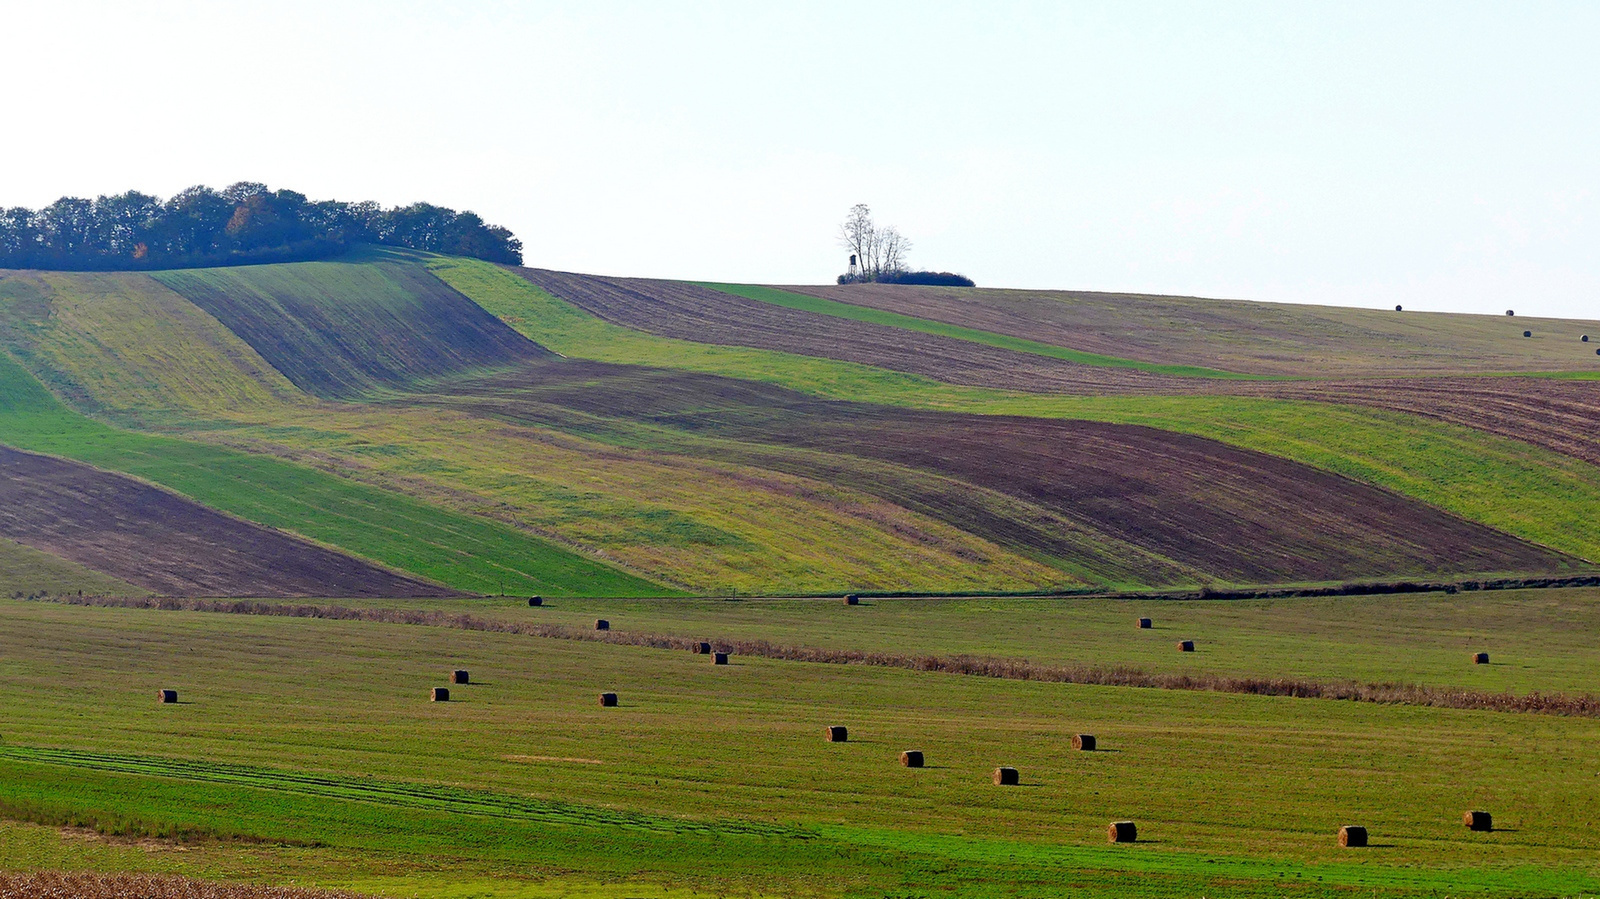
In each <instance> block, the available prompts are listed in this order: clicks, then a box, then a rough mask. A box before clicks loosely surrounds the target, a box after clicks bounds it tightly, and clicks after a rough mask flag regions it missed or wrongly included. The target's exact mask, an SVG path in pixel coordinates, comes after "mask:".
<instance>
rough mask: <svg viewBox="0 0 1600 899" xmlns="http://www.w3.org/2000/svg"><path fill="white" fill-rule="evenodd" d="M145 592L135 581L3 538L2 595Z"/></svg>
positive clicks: (0, 549)
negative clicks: (104, 572)
mask: <svg viewBox="0 0 1600 899" xmlns="http://www.w3.org/2000/svg"><path fill="white" fill-rule="evenodd" d="M78 591H82V592H84V593H87V594H89V595H90V596H110V595H114V596H142V595H144V593H145V592H146V591H144V590H141V589H139V588H138V587H135V586H134V585H132V584H130V583H128V582H126V581H123V580H119V579H117V578H114V577H111V576H110V575H106V574H102V573H100V572H98V571H95V570H93V569H90V568H85V567H84V566H82V565H79V564H77V563H76V562H71V561H68V560H66V559H63V558H61V557H60V556H56V555H52V554H50V553H47V552H44V551H42V550H38V549H34V548H33V547H31V546H24V545H23V544H21V543H17V542H16V541H14V540H6V539H0V596H32V595H36V594H50V593H53V594H56V595H61V594H65V593H75V592H78Z"/></svg>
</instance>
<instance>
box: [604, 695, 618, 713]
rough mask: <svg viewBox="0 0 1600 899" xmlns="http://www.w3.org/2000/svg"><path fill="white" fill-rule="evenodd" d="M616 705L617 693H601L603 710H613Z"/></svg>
mask: <svg viewBox="0 0 1600 899" xmlns="http://www.w3.org/2000/svg"><path fill="white" fill-rule="evenodd" d="M616 704H617V694H615V693H601V694H600V706H601V707H602V708H607V709H609V708H611V707H612V706H614V705H616Z"/></svg>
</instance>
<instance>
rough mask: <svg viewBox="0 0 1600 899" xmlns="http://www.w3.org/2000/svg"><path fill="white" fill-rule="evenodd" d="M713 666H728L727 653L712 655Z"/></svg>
mask: <svg viewBox="0 0 1600 899" xmlns="http://www.w3.org/2000/svg"><path fill="white" fill-rule="evenodd" d="M711 664H713V665H726V664H728V654H727V653H725V652H714V653H712V654H711Z"/></svg>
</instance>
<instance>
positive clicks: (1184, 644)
mask: <svg viewBox="0 0 1600 899" xmlns="http://www.w3.org/2000/svg"><path fill="white" fill-rule="evenodd" d="M1178 651H1179V652H1194V641H1193V640H1179V641H1178Z"/></svg>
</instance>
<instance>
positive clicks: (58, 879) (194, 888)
mask: <svg viewBox="0 0 1600 899" xmlns="http://www.w3.org/2000/svg"><path fill="white" fill-rule="evenodd" d="M0 899H360V897H358V896H357V895H356V894H355V893H344V892H329V891H327V890H305V889H298V888H295V887H267V886H257V885H255V884H234V883H216V882H213V881H207V880H195V879H193V878H189V877H178V876H174V875H170V874H94V873H88V872H82V873H76V872H75V873H66V872H61V871H42V872H36V873H28V874H8V873H4V872H0Z"/></svg>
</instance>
